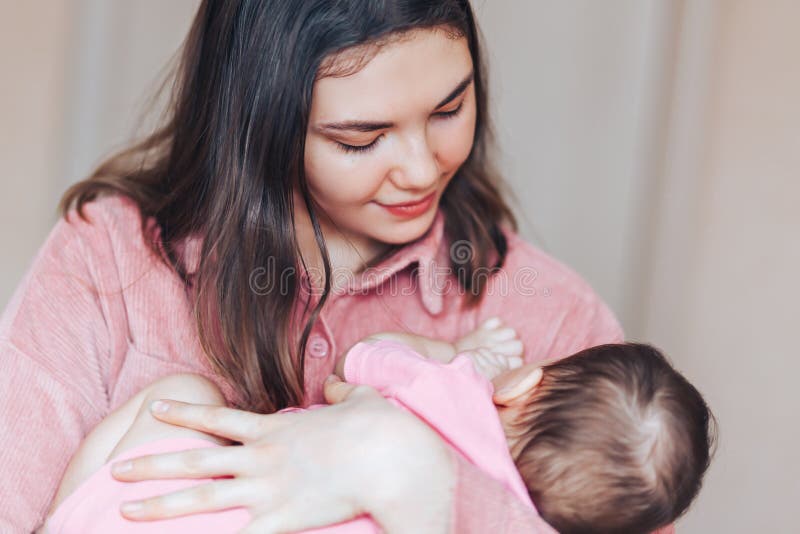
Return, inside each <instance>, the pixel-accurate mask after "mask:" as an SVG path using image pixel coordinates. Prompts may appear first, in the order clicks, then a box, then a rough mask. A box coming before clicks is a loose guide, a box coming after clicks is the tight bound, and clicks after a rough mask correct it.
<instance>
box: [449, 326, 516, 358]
mask: <svg viewBox="0 0 800 534" xmlns="http://www.w3.org/2000/svg"><path fill="white" fill-rule="evenodd" d="M453 346H454V347H455V349H456V352H463V351H466V350H472V349H477V348H479V347H484V348H487V349H489V350H490V351H492V352H494V353H495V354H501V355H503V356H507V357H509V358H510V357H513V356H517V357H522V341H520V340H519V338H518V337H517V331H516V330H514V329H513V328H511V327H510V326H506V325H505V323H503V321H502V320H501V319H500V318H499V317H492V318H491V319H487V320H486V321H484V322H483V324H481V325H480V326H479V327H478V328H476V329H475V330H473V331H472V332H470V333H469V334H467V335H466V336H464V337H462V338H461V339H459V340H457V341H456V342H455V343H454V344H453Z"/></svg>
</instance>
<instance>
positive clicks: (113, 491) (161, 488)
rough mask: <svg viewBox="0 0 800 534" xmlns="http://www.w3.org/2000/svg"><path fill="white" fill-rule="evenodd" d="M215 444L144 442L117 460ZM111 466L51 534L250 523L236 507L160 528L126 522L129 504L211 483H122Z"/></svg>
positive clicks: (54, 523)
mask: <svg viewBox="0 0 800 534" xmlns="http://www.w3.org/2000/svg"><path fill="white" fill-rule="evenodd" d="M217 446H218V445H217V444H216V443H213V442H211V441H207V440H203V439H197V438H173V439H163V440H158V441H153V442H150V443H145V444H144V445H140V446H138V447H134V448H132V449H129V450H127V451H125V452H124V453H122V454H120V455H118V456H117V457H116V458H114V459H113V461H114V462H116V461H119V460H124V459H127V458H134V457H136V456H143V455H146V454H158V453H162V452H173V451H184V450H188V449H201V448H206V447H217ZM111 463H112V461H109V462H108V463H106V464H105V465H104V466H103V467H101V468H100V469H99V470H98V471H97V472H95V473H93V474H92V476H91V477H89V478H88V479H87V480H86V481H84V482H83V483H82V484H81V485H80V486H79V487H78V488H77V489H76V490H75V491H74V492H73V493H72V494H71V495H70V496H69V497H67V498H66V499H64V501H63V502H62V503H61V504H60V505H59V506H58V508H57V509H56V510H55V512H53V515H52V517H51V518H50V520H49V521H48V522H47V530H46V534H106V533H108V532H113V533H115V534H144V533H147V532H150V533H153V532H173V533H175V534H181V533H186V534H190V533H191V534H194V533H197V534H205V533H209V534H211V533H217V532H236V531H238V530H241V529H242V528H244V527H245V526H246V525H247V523H248V522H249V521H250V513H249V512H248V511H247V510H246V509H244V508H235V509H232V510H225V511H221V512H215V513H208V514H195V515H190V516H184V517H177V518H173V519H163V520H160V521H158V522H157V523H152V522H141V521H129V520H128V519H125V518H124V517H122V515H121V514H120V512H119V507H120V505H121V504H122V503H123V502H124V501H133V500H138V499H146V498H148V497H153V496H155V495H163V494H165V493H171V492H173V491H179V490H182V489H185V488H189V487H191V486H196V485H198V484H201V483H205V482H208V481H209V480H210V479H200V480H189V479H176V480H147V481H143V482H136V483H126V482H119V481H118V480H116V479H115V478H114V477H112V476H111Z"/></svg>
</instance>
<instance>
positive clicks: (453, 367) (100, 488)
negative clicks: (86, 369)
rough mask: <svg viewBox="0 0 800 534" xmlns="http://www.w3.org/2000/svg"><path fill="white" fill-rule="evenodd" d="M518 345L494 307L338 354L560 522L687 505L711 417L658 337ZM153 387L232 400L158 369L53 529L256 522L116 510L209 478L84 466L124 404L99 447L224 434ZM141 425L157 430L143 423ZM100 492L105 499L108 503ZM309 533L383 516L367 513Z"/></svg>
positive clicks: (606, 522) (207, 439) (188, 443)
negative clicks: (182, 415) (197, 426)
mask: <svg viewBox="0 0 800 534" xmlns="http://www.w3.org/2000/svg"><path fill="white" fill-rule="evenodd" d="M521 355H522V344H521V342H520V341H519V340H518V339H517V337H516V332H514V330H513V329H511V328H508V327H506V326H505V325H503V323H502V322H501V321H500V320H499V319H497V318H493V319H490V320H488V321H486V322H484V323H483V324H482V325H481V326H480V327H479V328H477V329H476V330H475V331H473V332H471V333H470V334H468V335H467V336H465V337H463V338H461V339H459V340H458V341H457V342H455V343H453V344H451V343H448V342H444V341H438V340H434V339H429V338H425V337H421V336H416V335H410V334H400V333H381V334H375V335H372V336H369V337H367V338H365V339H363V340H361V341H360V342H358V343H356V344H355V345H354V346H353V347H351V348H350V349H349V350H348V351H346V352H345V353H344V354H343V356H342V357H341V358H339V359H338V361H337V364H336V373H337V374H338V375H339V376H341V377H342V378H344V379H346V380H348V381H350V382H354V383H362V384H367V385H370V386H373V387H375V388H376V389H378V391H380V392H381V393H382V394H383V395H384V396H385V397H387V398H388V399H389V400H390V401H392V402H395V403H396V404H397V405H399V406H401V407H403V408H404V409H407V410H409V411H411V412H413V413H415V415H417V416H419V417H420V418H422V419H423V420H424V421H425V422H426V423H428V424H429V425H430V426H431V427H432V428H434V429H435V430H437V431H438V432H439V433H440V435H442V437H443V438H444V439H445V440H446V441H447V442H448V443H449V444H450V445H451V446H452V447H453V448H454V449H456V450H457V451H458V452H459V453H460V454H462V455H463V456H465V457H466V458H467V459H468V460H469V461H471V462H472V463H473V464H475V465H476V466H477V467H479V468H480V469H483V470H484V471H486V472H488V473H489V474H490V475H492V476H493V477H494V478H496V479H497V480H499V481H501V482H502V483H504V484H505V485H506V487H507V488H508V489H509V490H510V491H512V492H513V493H515V494H516V495H517V496H518V497H519V498H520V499H521V500H522V501H523V502H526V503H528V504H529V505H533V504H532V503H531V500H532V501H533V503H535V507H536V508H537V509H538V511H539V513H540V514H541V515H542V516H543V518H544V519H545V520H546V521H547V522H548V523H550V525H552V526H553V527H555V528H556V529H557V530H558V531H559V532H561V533H562V534H569V533H573V532H576V533H577V532H609V533H613V532H625V533H634V532H643V533H645V532H651V531H653V530H656V529H657V528H659V527H661V526H665V525H668V524H669V523H671V522H673V521H674V520H675V519H676V518H677V517H678V516H680V515H681V514H682V513H683V512H684V511H685V510H686V509H687V507H688V505H689V503H690V502H691V500H692V499H693V498H694V496H695V495H696V494H697V492H698V490H699V487H700V482H701V478H702V475H703V473H704V472H705V470H706V468H707V466H708V463H709V458H710V455H709V447H710V441H711V437H710V436H711V434H710V433H709V430H710V429H712V428H713V427H712V424H713V417H712V416H711V414H710V412H709V411H708V408H707V406H706V404H705V402H704V401H703V399H702V397H701V396H700V394H699V393H698V392H697V390H696V389H695V388H693V387H692V386H691V384H689V383H688V382H687V381H686V380H685V379H684V378H683V377H682V376H681V375H680V374H679V373H678V372H677V371H675V370H674V369H672V368H671V367H670V366H669V364H668V363H667V362H666V360H665V359H664V357H663V356H662V355H661V354H660V353H659V352H658V351H657V350H655V349H654V348H652V347H649V346H647V345H638V344H619V345H603V346H600V347H595V348H591V349H587V350H584V351H582V352H580V353H577V354H574V355H572V356H568V357H566V358H564V359H561V360H559V361H556V362H552V363H546V364H541V363H540V364H526V365H523V364H522V359H521ZM198 380H199V381H198ZM211 397H213V398H211ZM157 398H176V399H177V400H184V401H187V402H199V403H205V404H222V403H223V402H224V400H223V399H222V397H221V395H220V394H219V392H218V391H215V390H214V388H213V386H210V383H209V382H208V381H206V380H204V379H200V377H196V376H193V375H181V376H176V377H168V378H167V379H163V380H161V381H159V382H157V383H156V384H154V385H153V386H150V387H149V388H148V389H146V390H145V391H143V392H142V393H140V394H139V395H138V396H137V397H135V398H134V399H132V400H131V401H129V403H127V405H123V407H122V408H120V410H118V411H117V412H115V413H113V414H111V415H110V416H109V417H108V418H107V420H105V421H104V422H102V423H101V424H100V425H99V426H98V428H97V429H96V430H95V431H93V432H92V433H91V434H90V435H89V436H88V437H87V439H86V440H85V441H84V443H83V444H82V445H81V449H80V450H79V451H78V453H77V454H76V456H75V458H74V459H73V461H72V463H71V464H70V467H69V469H68V471H67V475H66V476H65V479H64V480H63V481H62V487H61V488H60V489H59V493H58V495H57V498H56V500H55V502H54V507H55V506H57V505H58V508H56V510H55V511H54V514H53V516H52V518H51V519H52V521H51V522H48V525H47V527H48V528H51V529H52V530H53V531H58V532H64V533H68V532H89V530H87V527H90V526H91V527H92V528H95V527H96V528H101V529H102V528H104V527H105V528H113V530H114V531H115V532H117V531H118V532H122V530H120V528H121V527H122V526H127V527H129V528H131V530H130V531H131V532H134V530H133V528H137V530H135V532H145V531H147V530H145V529H146V528H151V529H152V530H150V531H151V532H156V531H159V530H158V528H159V527H158V526H157V525H158V524H159V523H162V525H161V526H162V527H163V526H166V522H170V523H171V524H170V531H171V532H183V531H185V532H189V531H190V530H189V529H191V528H195V525H193V524H190V523H191V522H192V521H195V522H196V523H197V524H198V525H200V524H202V525H203V526H204V527H205V528H206V529H207V530H206V531H209V532H211V531H223V530H214V526H213V525H217V524H218V525H219V528H220V529H221V528H223V526H224V528H225V529H226V530H224V531H226V532H234V531H236V530H237V526H238V527H239V528H241V527H243V526H244V525H245V524H246V523H247V521H248V514H247V513H246V512H244V511H243V510H241V509H233V510H226V511H223V512H217V513H214V514H202V516H203V517H201V516H186V517H184V518H176V519H173V520H165V521H164V522H155V523H129V522H126V521H125V520H121V519H120V518H119V515H118V512H117V511H116V510H117V507H118V505H119V503H120V502H121V501H122V500H133V499H136V498H141V497H142V496H146V495H134V494H132V493H131V491H133V490H132V488H134V487H139V488H144V487H145V486H147V485H150V488H149V491H150V494H160V493H167V492H169V491H173V490H175V489H179V488H180V487H186V485H193V484H198V483H201V482H203V481H196V480H195V481H188V480H184V481H151V482H147V483H139V484H134V485H125V484H124V483H121V482H116V481H114V480H113V479H112V478H111V476H110V474H109V472H108V465H109V463H108V462H106V463H105V464H104V465H102V464H103V462H99V464H98V465H95V466H89V465H81V464H82V463H83V464H86V462H85V460H84V459H85V458H90V457H93V456H95V455H97V454H98V452H100V451H101V450H102V448H103V447H108V443H109V442H113V441H115V440H114V438H113V437H111V436H112V435H113V434H114V433H115V432H116V433H118V431H115V430H111V427H112V426H113V425H114V424H115V423H114V422H113V418H114V417H115V416H117V417H120V416H121V414H122V413H123V412H125V411H126V410H128V412H130V411H131V410H133V411H134V412H135V411H138V415H136V416H135V418H134V425H133V426H131V429H130V430H129V431H128V432H127V433H126V434H125V438H126V439H127V441H126V440H125V439H123V440H120V442H119V443H118V444H117V445H116V447H114V448H113V450H111V451H108V450H106V451H102V452H100V454H99V457H100V458H103V459H105V458H114V459H115V460H120V459H122V458H123V457H132V456H137V455H141V454H155V453H159V452H168V451H167V450H164V449H163V448H159V447H158V444H159V443H166V441H164V440H163V439H162V441H161V442H159V441H157V440H158V439H159V438H166V437H169V436H174V435H175V432H179V433H180V435H181V436H184V437H186V438H188V439H184V440H183V441H180V440H178V441H177V442H176V441H175V440H173V442H172V444H175V443H177V445H176V448H172V449H169V450H180V449H185V448H190V447H194V446H197V447H202V446H216V444H224V442H223V441H221V440H219V439H215V438H213V437H211V436H202V437H203V438H204V439H203V440H198V439H197V437H201V436H199V434H200V433H197V432H195V431H191V430H188V429H182V428H177V427H171V426H170V425H166V424H164V423H160V422H158V421H156V420H155V419H153V418H152V416H150V415H149V413H147V409H146V407H147V405H148V404H149V402H150V401H151V400H154V399H157ZM128 405H130V406H128ZM125 418H127V419H130V414H128V415H126V416H125ZM153 423H155V425H156V426H152V425H153ZM103 425H106V428H105V429H103V428H101V427H103ZM136 425H139V427H138V428H143V427H142V425H144V426H145V427H146V428H147V429H146V430H145V431H143V432H139V431H138V430H137V427H136ZM147 425H151V426H149V427H147ZM158 425H161V426H163V427H164V428H161V426H158ZM134 430H137V431H136V432H134ZM134 434H135V436H134ZM132 438H135V439H133V441H131V439H132ZM192 438H194V441H192ZM212 441H214V442H216V444H215V443H212ZM170 446H172V445H170ZM131 447H133V448H131ZM120 453H122V454H120ZM94 461H95V463H97V460H94ZM89 475H91V476H89ZM87 477H88V478H89V480H85V479H86V478H87ZM159 484H161V485H164V484H171V485H172V486H171V487H166V486H159ZM111 486H113V488H112V487H111ZM73 490H74V492H73ZM115 492H116V493H115ZM70 493H72V494H71V495H70ZM68 495H69V496H68ZM67 496H68V497H67ZM90 496H91V498H87V497H90ZM101 497H102V498H107V499H108V500H109V502H108V503H106V504H105V505H104V504H103V503H102V502H101V501H100V500H99V499H100V498H101ZM65 498H66V501H64V499H65ZM62 501H64V502H62ZM110 503H115V506H109V504H110ZM99 513H105V514H106V516H104V517H106V519H102V518H100V516H99V515H98V514H99ZM81 517H83V518H85V519H84V520H83V522H82V523H81V522H80V521H81V520H80V518H81ZM215 521H216V522H215ZM103 522H105V523H103ZM123 522H124V523H125V525H123ZM100 523H103V526H101V525H100ZM118 523H119V524H118ZM148 525H149V527H148ZM92 531H93V532H94V531H97V532H99V531H100V530H92ZM125 531H128V530H125ZM46 532H47V531H46ZM308 532H312V531H308ZM313 532H320V533H321V532H331V533H333V532H378V529H377V526H376V525H375V524H374V523H373V522H372V521H371V519H369V518H364V517H362V518H359V519H357V520H354V521H350V522H348V523H342V524H339V525H337V526H332V527H325V528H323V529H317V530H314V531H313Z"/></svg>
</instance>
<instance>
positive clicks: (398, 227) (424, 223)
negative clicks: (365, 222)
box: [374, 208, 436, 245]
mask: <svg viewBox="0 0 800 534" xmlns="http://www.w3.org/2000/svg"><path fill="white" fill-rule="evenodd" d="M435 217H436V209H435V208H432V209H430V210H429V211H428V212H426V213H423V214H422V215H419V216H416V217H410V218H407V219H402V218H397V217H393V216H392V215H389V216H388V218H387V221H386V223H383V224H381V225H380V226H379V225H376V228H382V229H383V231H382V232H381V233H380V234H381V235H376V236H374V238H375V239H377V240H379V241H381V242H383V243H388V244H391V245H403V244H405V243H410V242H412V241H416V240H417V239H419V238H420V237H422V236H423V235H425V232H427V231H428V230H429V229H430V227H431V225H432V224H433V220H434V218H435Z"/></svg>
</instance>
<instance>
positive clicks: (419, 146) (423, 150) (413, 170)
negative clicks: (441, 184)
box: [392, 134, 440, 190]
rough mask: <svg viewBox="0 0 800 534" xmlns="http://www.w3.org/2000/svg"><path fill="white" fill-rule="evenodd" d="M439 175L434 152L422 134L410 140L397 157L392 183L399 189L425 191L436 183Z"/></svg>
mask: <svg viewBox="0 0 800 534" xmlns="http://www.w3.org/2000/svg"><path fill="white" fill-rule="evenodd" d="M439 174H440V173H439V164H438V162H437V161H436V152H435V151H434V149H433V147H432V146H430V144H429V143H428V140H427V139H426V136H425V135H424V134H423V135H421V136H419V137H417V136H415V137H414V138H412V139H410V140H409V141H408V142H407V143H406V149H405V150H403V151H402V153H401V154H399V155H398V163H397V165H396V166H395V169H394V172H393V173H392V182H394V184H395V186H396V187H398V188H399V189H417V190H426V189H430V188H431V187H432V186H433V185H434V184H435V183H436V180H438V178H439Z"/></svg>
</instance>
